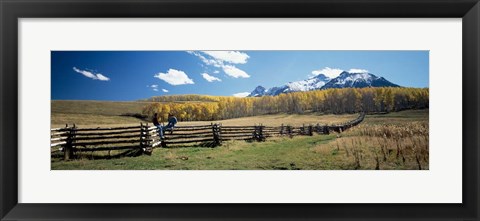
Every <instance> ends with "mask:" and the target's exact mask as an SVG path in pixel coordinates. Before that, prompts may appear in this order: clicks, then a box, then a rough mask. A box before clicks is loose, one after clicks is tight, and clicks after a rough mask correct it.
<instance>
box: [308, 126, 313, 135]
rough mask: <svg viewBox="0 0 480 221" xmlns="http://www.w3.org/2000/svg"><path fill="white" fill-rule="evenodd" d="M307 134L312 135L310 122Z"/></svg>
mask: <svg viewBox="0 0 480 221" xmlns="http://www.w3.org/2000/svg"><path fill="white" fill-rule="evenodd" d="M308 136H313V126H312V125H311V124H309V125H308Z"/></svg>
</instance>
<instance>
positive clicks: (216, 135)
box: [50, 113, 365, 160]
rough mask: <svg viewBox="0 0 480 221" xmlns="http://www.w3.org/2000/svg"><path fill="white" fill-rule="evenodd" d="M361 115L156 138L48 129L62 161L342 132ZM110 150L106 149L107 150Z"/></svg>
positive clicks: (128, 130) (131, 129) (124, 131)
mask: <svg viewBox="0 0 480 221" xmlns="http://www.w3.org/2000/svg"><path fill="white" fill-rule="evenodd" d="M364 118H365V114H364V113H361V114H360V115H359V116H358V117H357V118H356V119H354V120H351V121H347V122H344V123H340V124H335V125H320V124H316V125H312V124H309V125H302V126H300V127H293V126H290V125H283V124H282V125H281V126H275V127H272V126H264V125H261V124H259V125H253V126H222V124H213V123H212V124H210V125H199V126H177V127H175V128H174V129H173V130H167V131H165V133H164V137H160V136H159V134H158V132H157V127H156V126H152V125H149V124H148V123H147V124H143V123H141V124H140V125H139V126H128V127H127V126H126V127H108V128H100V127H97V128H77V127H76V125H75V124H73V126H69V125H65V128H53V129H51V131H50V135H51V139H50V141H51V144H50V146H51V147H52V148H57V147H59V149H58V150H60V151H61V152H63V157H64V159H65V160H69V159H71V158H73V157H74V156H75V153H76V152H94V151H112V150H138V151H141V152H143V153H146V154H151V153H152V151H153V148H155V147H158V146H163V147H167V146H168V147H174V146H178V145H180V144H191V143H198V144H201V145H204V146H212V147H215V146H218V145H220V144H221V143H222V141H229V140H249V141H265V139H266V138H268V137H275V136H289V137H292V136H299V135H303V136H312V135H313V134H314V133H316V134H329V133H330V131H335V132H340V133H341V132H343V131H345V130H347V129H349V128H351V127H354V126H356V125H358V124H359V123H361V122H362V121H363V119H364ZM109 153H110V152H109Z"/></svg>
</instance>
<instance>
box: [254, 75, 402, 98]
mask: <svg viewBox="0 0 480 221" xmlns="http://www.w3.org/2000/svg"><path fill="white" fill-rule="evenodd" d="M364 87H400V86H398V85H396V84H394V83H392V82H390V81H388V80H387V79H385V78H383V77H377V76H375V75H373V74H371V73H368V72H365V71H359V72H358V73H357V72H347V71H343V72H341V73H340V75H338V76H337V77H335V78H329V77H327V76H325V75H324V74H318V75H316V76H314V77H310V78H308V79H307V80H303V81H294V82H289V83H287V84H285V85H282V86H278V87H272V88H270V89H267V90H266V89H265V88H264V87H262V86H257V87H256V88H255V90H253V91H252V93H250V95H248V97H260V96H264V95H270V96H275V95H279V94H281V93H290V92H297V91H311V90H322V89H328V88H364Z"/></svg>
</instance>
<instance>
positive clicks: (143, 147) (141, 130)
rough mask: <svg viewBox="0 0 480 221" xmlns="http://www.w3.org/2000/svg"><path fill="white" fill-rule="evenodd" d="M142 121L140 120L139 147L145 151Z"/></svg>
mask: <svg viewBox="0 0 480 221" xmlns="http://www.w3.org/2000/svg"><path fill="white" fill-rule="evenodd" d="M143 132H144V131H143V123H142V122H140V149H142V150H143V151H145V146H144V143H143V142H144V141H143Z"/></svg>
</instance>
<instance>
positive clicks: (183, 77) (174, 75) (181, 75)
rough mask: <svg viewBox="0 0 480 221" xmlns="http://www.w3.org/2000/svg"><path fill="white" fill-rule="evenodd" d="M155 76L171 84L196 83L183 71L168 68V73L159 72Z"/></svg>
mask: <svg viewBox="0 0 480 221" xmlns="http://www.w3.org/2000/svg"><path fill="white" fill-rule="evenodd" d="M154 77H156V78H158V79H160V80H163V81H165V82H167V83H169V84H171V85H183V84H194V82H193V80H192V79H190V78H189V77H188V75H187V74H185V72H183V71H179V70H175V69H168V71H167V73H161V72H160V73H158V74H156V75H155V76H154Z"/></svg>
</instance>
